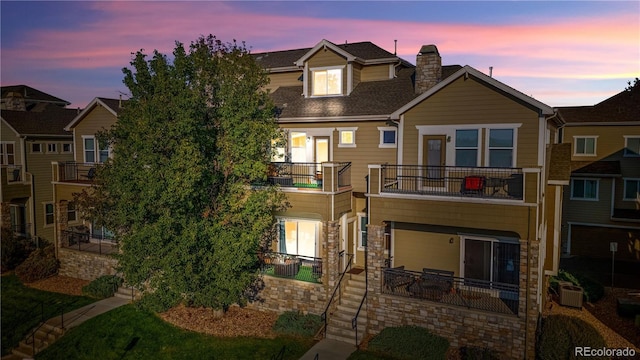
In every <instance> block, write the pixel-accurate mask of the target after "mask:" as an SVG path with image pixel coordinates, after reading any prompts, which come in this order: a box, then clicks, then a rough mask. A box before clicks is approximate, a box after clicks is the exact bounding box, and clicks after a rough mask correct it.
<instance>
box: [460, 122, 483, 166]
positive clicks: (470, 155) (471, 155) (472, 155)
mask: <svg viewBox="0 0 640 360" xmlns="http://www.w3.org/2000/svg"><path fill="white" fill-rule="evenodd" d="M456 166H478V130H477V129H472V130H456Z"/></svg>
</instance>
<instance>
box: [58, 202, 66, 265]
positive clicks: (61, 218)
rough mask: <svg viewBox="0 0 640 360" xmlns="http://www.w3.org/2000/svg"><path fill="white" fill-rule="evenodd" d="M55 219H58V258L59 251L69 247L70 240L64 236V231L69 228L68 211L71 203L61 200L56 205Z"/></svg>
mask: <svg viewBox="0 0 640 360" xmlns="http://www.w3.org/2000/svg"><path fill="white" fill-rule="evenodd" d="M55 207H56V209H55V219H56V222H55V223H56V229H55V233H56V257H58V249H61V248H62V247H67V246H69V238H68V237H67V236H66V235H64V234H63V231H65V230H67V229H68V228H69V221H68V216H69V215H68V212H67V211H68V209H69V202H68V201H67V200H60V201H59V202H57V203H56V204H55Z"/></svg>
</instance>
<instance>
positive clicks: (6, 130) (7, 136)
mask: <svg viewBox="0 0 640 360" xmlns="http://www.w3.org/2000/svg"><path fill="white" fill-rule="evenodd" d="M0 124H1V125H0V141H2V142H13V144H14V147H13V151H14V155H15V161H14V163H15V165H22V164H23V162H22V153H23V151H24V149H23V148H22V146H21V143H20V137H18V136H17V135H16V133H15V132H14V131H13V130H12V129H11V128H10V127H9V126H8V125H7V124H6V123H5V122H4V121H0Z"/></svg>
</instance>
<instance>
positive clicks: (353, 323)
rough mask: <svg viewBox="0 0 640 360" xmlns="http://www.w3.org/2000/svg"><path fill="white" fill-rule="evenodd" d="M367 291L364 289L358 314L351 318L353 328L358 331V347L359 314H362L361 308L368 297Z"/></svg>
mask: <svg viewBox="0 0 640 360" xmlns="http://www.w3.org/2000/svg"><path fill="white" fill-rule="evenodd" d="M367 292H368V290H365V291H364V295H362V300H361V301H360V306H359V307H358V311H356V316H354V317H353V319H351V328H352V329H354V330H355V331H356V347H358V316H360V310H362V305H363V304H364V301H365V299H366V298H367Z"/></svg>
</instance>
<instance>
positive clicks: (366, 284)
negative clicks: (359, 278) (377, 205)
mask: <svg viewBox="0 0 640 360" xmlns="http://www.w3.org/2000/svg"><path fill="white" fill-rule="evenodd" d="M364 179H365V181H366V182H367V195H365V196H366V197H367V199H366V201H365V204H366V206H367V224H366V225H367V239H366V240H367V243H366V244H367V245H366V246H365V247H364V288H365V291H367V290H368V289H369V266H368V264H369V226H368V225H369V224H370V223H371V218H370V216H371V207H370V206H369V202H370V201H369V194H370V193H371V189H370V188H369V186H371V184H370V183H369V175H366V176H365V177H364Z"/></svg>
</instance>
